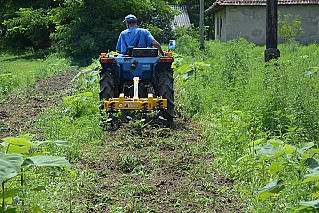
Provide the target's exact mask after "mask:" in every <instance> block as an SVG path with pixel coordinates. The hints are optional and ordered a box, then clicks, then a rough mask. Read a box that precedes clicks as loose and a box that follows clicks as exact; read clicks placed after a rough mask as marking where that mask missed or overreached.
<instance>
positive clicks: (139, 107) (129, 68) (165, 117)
mask: <svg viewBox="0 0 319 213" xmlns="http://www.w3.org/2000/svg"><path fill="white" fill-rule="evenodd" d="M173 61H174V59H173V57H172V53H170V52H169V53H166V55H165V56H163V57H159V56H158V49H157V48H130V49H129V51H128V54H127V55H122V54H119V55H114V56H113V57H110V56H109V55H108V54H106V53H101V57H100V63H101V66H102V69H101V71H100V81H99V83H100V100H101V105H100V109H101V111H102V114H103V117H104V120H103V126H104V129H105V130H106V131H115V130H117V129H118V128H119V127H120V126H121V123H122V122H129V121H131V120H140V121H141V122H143V123H148V124H150V125H152V126H156V127H171V126H172V125H173V118H174V88H173V81H174V79H173V69H172V68H171V65H172V63H173Z"/></svg>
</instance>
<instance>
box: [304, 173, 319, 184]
mask: <svg viewBox="0 0 319 213" xmlns="http://www.w3.org/2000/svg"><path fill="white" fill-rule="evenodd" d="M305 178H306V179H305V180H304V181H303V183H307V182H312V181H317V180H319V171H316V172H314V173H311V174H307V175H305Z"/></svg>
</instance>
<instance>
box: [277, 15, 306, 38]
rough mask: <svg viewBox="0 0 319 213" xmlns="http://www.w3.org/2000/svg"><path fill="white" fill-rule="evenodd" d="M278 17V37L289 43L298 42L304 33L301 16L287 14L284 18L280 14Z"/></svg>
mask: <svg viewBox="0 0 319 213" xmlns="http://www.w3.org/2000/svg"><path fill="white" fill-rule="evenodd" d="M278 17H279V18H278V35H279V36H280V37H281V38H282V39H284V40H287V41H289V42H292V43H293V42H296V38H297V36H298V35H300V34H302V33H303V30H302V28H301V27H300V25H301V21H300V15H296V16H295V17H293V15H292V14H285V15H283V17H282V16H281V15H280V13H279V16H278Z"/></svg>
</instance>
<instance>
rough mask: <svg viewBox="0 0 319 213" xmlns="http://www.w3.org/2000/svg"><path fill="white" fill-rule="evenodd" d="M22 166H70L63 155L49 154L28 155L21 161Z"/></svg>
mask: <svg viewBox="0 0 319 213" xmlns="http://www.w3.org/2000/svg"><path fill="white" fill-rule="evenodd" d="M23 166H66V167H67V168H69V169H70V168H71V167H72V166H71V164H70V163H69V161H67V160H66V159H65V157H60V156H51V155H38V156H33V157H29V158H27V159H26V160H25V161H24V162H23Z"/></svg>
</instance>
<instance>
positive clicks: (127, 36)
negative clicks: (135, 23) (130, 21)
mask: <svg viewBox="0 0 319 213" xmlns="http://www.w3.org/2000/svg"><path fill="white" fill-rule="evenodd" d="M154 40H155V39H154V37H153V36H152V34H151V33H150V32H149V31H148V30H146V29H142V28H138V27H130V28H128V29H126V30H124V31H122V32H121V34H120V36H119V39H118V41H117V45H116V50H118V51H120V52H121V53H122V54H125V53H126V49H127V47H129V46H134V47H151V46H152V42H153V41H154Z"/></svg>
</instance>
